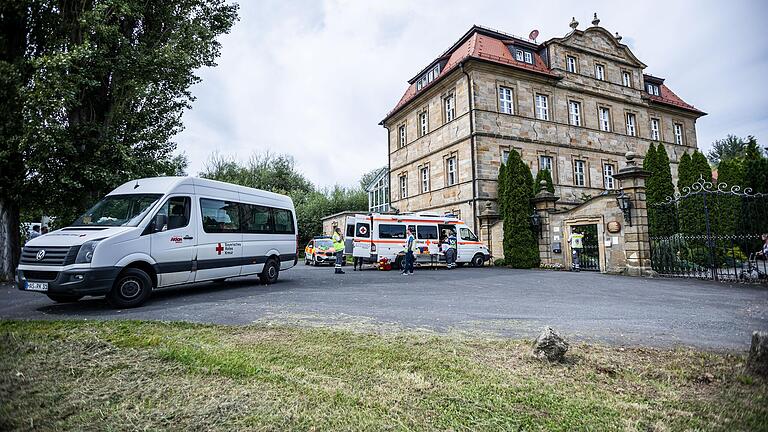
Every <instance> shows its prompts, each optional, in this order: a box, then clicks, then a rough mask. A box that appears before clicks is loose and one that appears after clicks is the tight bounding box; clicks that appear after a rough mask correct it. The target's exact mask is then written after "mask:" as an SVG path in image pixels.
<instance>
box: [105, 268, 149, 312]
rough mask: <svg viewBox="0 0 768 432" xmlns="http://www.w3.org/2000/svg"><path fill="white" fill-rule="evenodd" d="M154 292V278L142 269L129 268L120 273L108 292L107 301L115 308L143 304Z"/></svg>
mask: <svg viewBox="0 0 768 432" xmlns="http://www.w3.org/2000/svg"><path fill="white" fill-rule="evenodd" d="M151 292H152V279H151V278H150V277H149V275H148V274H147V273H146V272H145V271H144V270H141V269H137V268H127V269H125V270H123V272H122V273H120V276H118V277H117V280H115V284H114V285H113V286H112V291H110V292H109V294H107V302H109V304H110V305H112V307H115V308H132V307H136V306H141V305H142V304H144V302H145V301H147V299H148V298H149V295H150V293H151Z"/></svg>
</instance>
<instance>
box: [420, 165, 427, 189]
mask: <svg viewBox="0 0 768 432" xmlns="http://www.w3.org/2000/svg"><path fill="white" fill-rule="evenodd" d="M419 176H420V177H421V193H424V192H429V166H425V167H422V168H420V169H419Z"/></svg>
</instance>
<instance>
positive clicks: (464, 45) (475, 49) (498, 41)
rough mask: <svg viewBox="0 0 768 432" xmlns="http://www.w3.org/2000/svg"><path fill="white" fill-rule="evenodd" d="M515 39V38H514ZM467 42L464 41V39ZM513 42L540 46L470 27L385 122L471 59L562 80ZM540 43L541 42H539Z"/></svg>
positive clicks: (672, 98) (670, 98)
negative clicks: (524, 57) (515, 51)
mask: <svg viewBox="0 0 768 432" xmlns="http://www.w3.org/2000/svg"><path fill="white" fill-rule="evenodd" d="M511 38H512V39H511ZM462 41H463V42H462ZM511 44H520V45H523V46H527V47H533V46H536V45H534V44H532V43H531V42H530V41H526V40H524V39H519V40H518V39H515V38H514V37H512V36H511V35H508V34H505V33H501V32H498V31H495V30H491V29H486V28H484V27H480V26H473V27H472V28H470V30H469V31H468V32H467V33H466V34H465V35H464V36H462V37H461V39H459V41H457V42H456V44H454V46H452V47H451V48H449V49H448V51H446V52H445V53H443V54H442V55H441V56H440V57H438V58H437V59H435V60H433V61H432V63H430V66H428V67H427V68H425V69H424V70H422V71H421V72H420V73H419V75H417V76H416V77H414V78H413V79H412V80H411V81H410V82H411V84H410V86H409V87H408V89H407V90H406V91H405V94H403V97H401V98H400V101H399V102H398V103H397V105H395V107H394V108H393V109H392V110H391V111H390V112H389V113H387V115H386V117H385V118H384V120H382V122H381V123H382V124H383V123H384V121H386V120H387V119H388V118H389V117H391V116H392V115H394V114H395V113H396V112H397V111H399V110H400V109H401V108H402V107H404V106H405V105H407V104H408V103H409V102H410V101H412V100H413V99H414V98H415V97H416V95H417V94H418V93H420V92H423V91H424V90H426V89H427V88H429V87H431V86H432V85H434V84H435V83H436V82H437V81H439V80H440V79H442V78H443V77H444V76H446V75H448V74H449V73H450V72H451V71H453V69H455V68H456V67H457V66H459V65H461V63H462V62H463V61H465V60H467V59H478V60H482V61H488V62H492V63H497V64H503V65H506V66H510V67H513V68H516V69H520V70H527V71H530V72H532V73H537V74H542V75H547V76H550V77H552V78H554V79H560V78H561V77H560V76H559V75H557V74H555V73H553V72H552V71H551V70H550V69H549V68H548V67H547V65H546V64H545V63H544V60H543V59H542V58H541V56H539V54H538V53H536V50H535V49H534V50H533V51H534V62H533V64H528V63H525V62H522V61H517V60H515V58H514V56H513V55H512V53H511V52H510V50H509V48H508V45H511ZM539 46H540V45H539ZM445 58H447V59H448V61H447V62H446V64H445V66H444V67H443V68H442V69H441V70H440V74H439V75H438V76H437V77H436V78H435V79H434V80H433V81H432V82H430V83H428V84H426V85H425V86H423V87H422V88H421V89H420V90H417V89H416V83H417V82H418V81H419V78H421V76H423V74H424V73H426V72H427V71H428V70H429V69H430V68H431V66H432V65H433V64H435V63H437V61H438V60H443V59H445ZM647 76H648V77H650V78H651V79H654V78H656V77H653V76H651V75H647ZM656 79H657V80H661V82H662V83H663V80H662V79H661V78H656ZM659 87H660V93H661V95H660V96H654V95H648V94H647V93H646V95H647V97H648V99H649V100H652V101H654V102H657V103H662V104H666V105H671V106H675V107H678V108H683V109H686V110H689V111H693V112H696V113H700V114H706V113H704V112H703V111H700V110H699V109H697V108H695V107H694V106H693V105H690V104H688V103H686V102H685V101H683V100H682V99H680V97H678V96H677V95H676V94H674V93H673V92H672V90H670V89H669V87H667V86H666V85H664V84H661V85H660V86H659Z"/></svg>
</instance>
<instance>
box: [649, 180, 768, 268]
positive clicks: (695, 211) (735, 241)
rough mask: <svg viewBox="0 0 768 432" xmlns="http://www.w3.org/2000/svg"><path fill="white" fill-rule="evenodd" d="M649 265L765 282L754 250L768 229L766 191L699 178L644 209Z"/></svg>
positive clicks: (762, 260) (761, 261)
mask: <svg viewBox="0 0 768 432" xmlns="http://www.w3.org/2000/svg"><path fill="white" fill-rule="evenodd" d="M648 228H649V234H650V240H651V262H652V266H653V269H654V270H655V271H656V272H658V273H659V274H660V275H663V276H672V277H689V278H701V279H713V280H720V281H743V282H760V283H768V276H766V274H767V273H768V261H766V260H765V257H763V256H761V255H760V254H759V253H757V252H758V251H760V250H761V249H762V247H763V243H764V240H765V239H763V238H761V237H762V235H763V234H765V233H768V194H759V193H758V194H753V193H752V191H751V190H750V189H749V188H746V189H742V188H741V187H740V186H732V187H729V186H728V185H727V184H725V183H719V184H713V183H712V182H709V181H706V180H705V179H704V178H703V177H701V178H699V180H698V181H697V182H696V183H694V184H693V185H691V187H684V188H683V189H682V190H681V191H680V192H678V193H675V195H674V196H672V197H667V199H666V201H665V202H663V203H659V204H656V205H652V206H650V207H649V208H648Z"/></svg>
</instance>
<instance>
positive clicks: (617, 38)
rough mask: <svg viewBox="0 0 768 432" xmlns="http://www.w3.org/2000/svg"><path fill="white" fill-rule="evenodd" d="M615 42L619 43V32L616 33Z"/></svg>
mask: <svg viewBox="0 0 768 432" xmlns="http://www.w3.org/2000/svg"><path fill="white" fill-rule="evenodd" d="M616 41H617V42H621V35H620V34H619V32H616Z"/></svg>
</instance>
